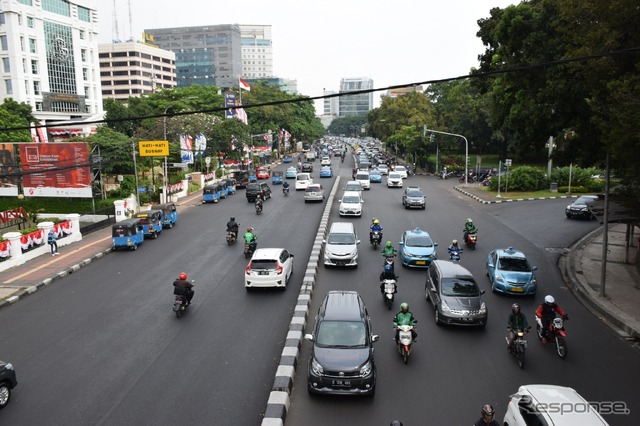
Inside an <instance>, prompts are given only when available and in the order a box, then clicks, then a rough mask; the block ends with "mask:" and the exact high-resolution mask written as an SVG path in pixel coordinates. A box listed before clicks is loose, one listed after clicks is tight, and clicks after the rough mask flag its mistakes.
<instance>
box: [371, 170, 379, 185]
mask: <svg viewBox="0 0 640 426" xmlns="http://www.w3.org/2000/svg"><path fill="white" fill-rule="evenodd" d="M369 182H371V183H382V173H380V171H378V170H377V169H372V170H370V171H369Z"/></svg>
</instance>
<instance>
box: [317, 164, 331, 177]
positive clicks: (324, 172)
mask: <svg viewBox="0 0 640 426" xmlns="http://www.w3.org/2000/svg"><path fill="white" fill-rule="evenodd" d="M320 177H321V178H330V177H333V169H332V168H331V167H330V166H324V167H323V168H321V169H320Z"/></svg>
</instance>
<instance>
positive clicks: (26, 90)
mask: <svg viewBox="0 0 640 426" xmlns="http://www.w3.org/2000/svg"><path fill="white" fill-rule="evenodd" d="M24 94H25V95H27V96H28V95H29V82H28V81H27V80H25V81H24Z"/></svg>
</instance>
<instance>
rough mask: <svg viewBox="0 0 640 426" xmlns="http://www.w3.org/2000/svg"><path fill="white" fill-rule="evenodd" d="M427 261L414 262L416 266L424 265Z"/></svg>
mask: <svg viewBox="0 0 640 426" xmlns="http://www.w3.org/2000/svg"><path fill="white" fill-rule="evenodd" d="M426 264H427V261H426V260H416V265H426Z"/></svg>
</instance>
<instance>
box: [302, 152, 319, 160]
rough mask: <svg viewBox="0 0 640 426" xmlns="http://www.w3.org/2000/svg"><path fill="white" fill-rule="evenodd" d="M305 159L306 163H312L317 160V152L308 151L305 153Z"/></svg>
mask: <svg viewBox="0 0 640 426" xmlns="http://www.w3.org/2000/svg"><path fill="white" fill-rule="evenodd" d="M304 159H305V160H306V161H309V162H312V161H314V160H315V159H316V152H315V151H313V150H312V151H308V152H305V153H304Z"/></svg>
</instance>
